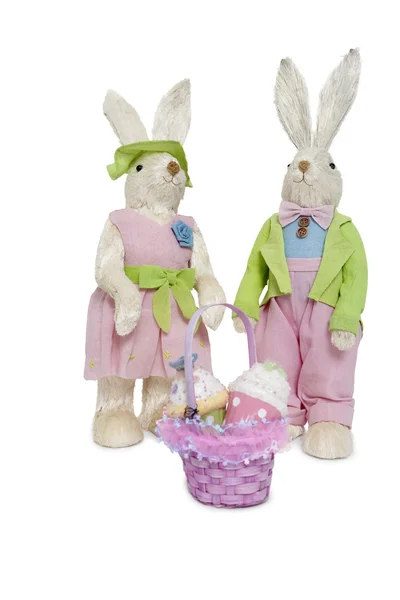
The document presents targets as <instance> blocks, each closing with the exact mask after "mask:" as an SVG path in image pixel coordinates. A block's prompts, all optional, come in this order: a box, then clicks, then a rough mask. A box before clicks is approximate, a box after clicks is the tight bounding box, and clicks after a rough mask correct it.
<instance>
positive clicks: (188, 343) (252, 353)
mask: <svg viewBox="0 0 400 600" xmlns="http://www.w3.org/2000/svg"><path fill="white" fill-rule="evenodd" d="M212 306H226V308H230V309H231V310H232V311H233V312H235V313H236V314H237V315H238V317H240V319H241V320H242V322H243V325H244V326H245V329H246V333H247V344H248V348H249V363H250V367H252V366H253V365H254V363H256V362H257V353H256V340H255V337H254V331H253V327H252V325H251V322H250V319H249V318H248V316H247V315H246V314H245V313H244V312H243V311H242V310H240V309H239V308H237V307H236V306H233V304H227V303H226V302H223V303H219V304H208V305H207V306H202V307H201V308H199V309H198V310H196V312H195V313H194V315H193V316H192V318H191V319H190V321H189V324H188V326H187V329H186V335H185V347H184V359H185V378H186V393H187V404H188V407H189V408H192V409H195V408H196V397H195V393H194V381H193V361H192V345H193V335H194V332H195V329H196V326H197V322H198V320H199V318H200V317H201V315H202V314H203V312H204V311H205V310H207V309H208V308H211V307H212Z"/></svg>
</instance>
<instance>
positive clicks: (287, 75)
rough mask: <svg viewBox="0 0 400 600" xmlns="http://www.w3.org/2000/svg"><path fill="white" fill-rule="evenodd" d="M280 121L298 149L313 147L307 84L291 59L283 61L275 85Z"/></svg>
mask: <svg viewBox="0 0 400 600" xmlns="http://www.w3.org/2000/svg"><path fill="white" fill-rule="evenodd" d="M275 104H276V108H277V111H278V116H279V120H280V122H281V123H282V125H283V127H284V129H285V131H286V133H287V134H288V136H289V137H290V139H291V140H292V142H293V144H294V145H295V146H296V148H298V149H299V148H308V147H309V146H310V145H311V117H310V107H309V102H308V91H307V86H306V82H305V81H304V78H303V76H302V75H301V74H300V72H299V70H298V69H297V67H296V65H295V64H294V63H293V61H292V60H291V59H290V58H284V59H283V60H281V64H280V67H279V71H278V75H277V78H276V84H275Z"/></svg>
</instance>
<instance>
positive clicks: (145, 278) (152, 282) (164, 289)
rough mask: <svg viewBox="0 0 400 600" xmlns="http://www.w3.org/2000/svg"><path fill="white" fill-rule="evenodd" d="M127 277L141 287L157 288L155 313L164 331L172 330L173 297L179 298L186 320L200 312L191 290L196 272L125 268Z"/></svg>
mask: <svg viewBox="0 0 400 600" xmlns="http://www.w3.org/2000/svg"><path fill="white" fill-rule="evenodd" d="M125 273H126V276H127V277H129V279H130V280H131V281H132V282H133V283H136V284H137V285H138V286H139V287H140V288H142V289H146V290H151V289H155V288H157V291H156V292H155V294H154V296H153V314H154V318H155V320H156V321H157V323H158V325H159V327H160V329H162V330H163V331H164V332H165V333H168V332H169V330H170V328H171V298H170V294H169V290H170V289H171V292H172V295H173V297H174V298H175V300H176V302H177V304H178V306H179V308H180V310H181V312H182V314H183V316H184V317H185V319H190V317H192V315H193V314H194V313H195V312H196V304H195V302H194V300H193V296H192V294H191V293H190V290H192V289H193V287H194V282H195V269H181V270H180V271H179V270H175V269H163V268H162V267H158V266H156V265H142V266H140V267H131V266H127V267H125Z"/></svg>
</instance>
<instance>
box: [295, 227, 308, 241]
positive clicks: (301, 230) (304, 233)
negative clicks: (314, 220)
mask: <svg viewBox="0 0 400 600" xmlns="http://www.w3.org/2000/svg"><path fill="white" fill-rule="evenodd" d="M296 235H297V237H298V238H300V239H302V238H305V237H307V236H308V229H306V228H305V227H299V229H298V230H297V231H296Z"/></svg>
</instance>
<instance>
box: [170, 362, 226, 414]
mask: <svg viewBox="0 0 400 600" xmlns="http://www.w3.org/2000/svg"><path fill="white" fill-rule="evenodd" d="M196 359H197V355H196V354H193V362H195V360H196ZM170 364H171V366H172V367H174V368H175V369H176V371H177V373H176V377H175V378H174V379H173V380H172V384H171V391H170V396H169V403H168V405H167V415H168V416H169V417H174V418H176V417H180V418H182V417H184V416H185V412H186V409H187V387H186V380H185V375H184V361H183V358H181V359H179V360H178V361H176V362H173V363H170ZM193 381H194V392H195V398H196V404H197V411H198V414H199V415H200V416H202V417H203V416H208V417H209V418H208V419H207V421H209V422H210V423H213V422H215V423H217V422H222V421H223V418H224V416H225V406H226V403H227V400H228V391H227V389H226V388H225V387H224V386H223V385H222V383H221V382H220V381H219V380H218V379H217V378H216V377H214V375H212V374H211V373H209V371H206V369H203V368H202V367H194V370H193ZM221 410H222V411H223V414H222V413H221V412H220V411H221ZM217 413H218V414H217Z"/></svg>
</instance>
